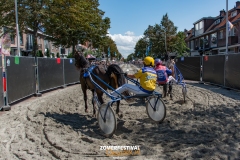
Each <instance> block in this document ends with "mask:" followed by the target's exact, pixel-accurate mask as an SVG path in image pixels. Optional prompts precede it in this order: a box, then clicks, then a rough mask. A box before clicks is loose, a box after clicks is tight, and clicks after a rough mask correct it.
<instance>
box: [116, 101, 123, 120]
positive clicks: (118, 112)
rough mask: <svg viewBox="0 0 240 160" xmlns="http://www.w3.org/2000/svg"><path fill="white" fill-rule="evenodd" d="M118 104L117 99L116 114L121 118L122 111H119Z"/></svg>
mask: <svg viewBox="0 0 240 160" xmlns="http://www.w3.org/2000/svg"><path fill="white" fill-rule="evenodd" d="M119 106H120V101H117V109H116V114H117V115H118V117H119V118H122V117H123V114H122V112H121V111H120V109H119Z"/></svg>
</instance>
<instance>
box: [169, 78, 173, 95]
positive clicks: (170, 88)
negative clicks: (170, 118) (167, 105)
mask: <svg viewBox="0 0 240 160" xmlns="http://www.w3.org/2000/svg"><path fill="white" fill-rule="evenodd" d="M170 83H171V82H170ZM170 83H169V94H170V99H172V98H173V97H172V84H170Z"/></svg>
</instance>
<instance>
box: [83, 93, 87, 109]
mask: <svg viewBox="0 0 240 160" xmlns="http://www.w3.org/2000/svg"><path fill="white" fill-rule="evenodd" d="M83 97H84V102H85V112H86V113H88V106H87V89H83Z"/></svg>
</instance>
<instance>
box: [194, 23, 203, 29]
mask: <svg viewBox="0 0 240 160" xmlns="http://www.w3.org/2000/svg"><path fill="white" fill-rule="evenodd" d="M203 24H204V23H203V21H201V22H198V23H197V24H195V30H196V31H197V30H199V29H202V28H203Z"/></svg>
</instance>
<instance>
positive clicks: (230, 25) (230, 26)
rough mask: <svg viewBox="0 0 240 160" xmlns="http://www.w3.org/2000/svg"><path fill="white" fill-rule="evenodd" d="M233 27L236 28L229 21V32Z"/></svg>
mask: <svg viewBox="0 0 240 160" xmlns="http://www.w3.org/2000/svg"><path fill="white" fill-rule="evenodd" d="M233 27H234V26H233V24H232V23H231V22H230V21H228V31H230V30H231V29H232V28H233Z"/></svg>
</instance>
